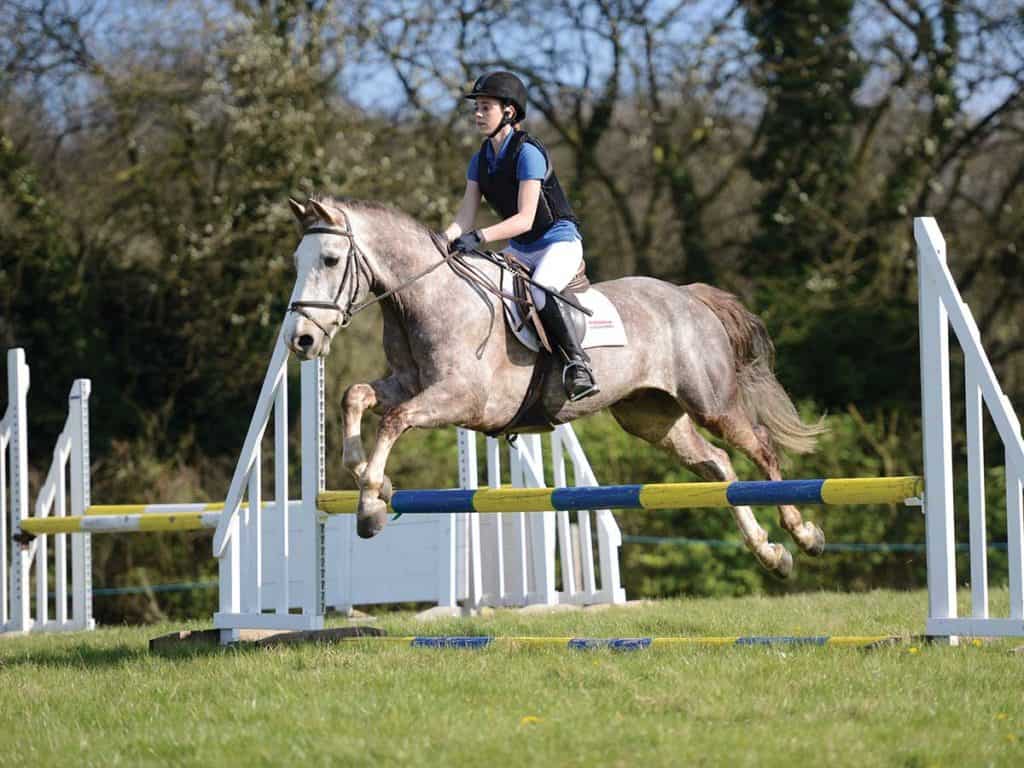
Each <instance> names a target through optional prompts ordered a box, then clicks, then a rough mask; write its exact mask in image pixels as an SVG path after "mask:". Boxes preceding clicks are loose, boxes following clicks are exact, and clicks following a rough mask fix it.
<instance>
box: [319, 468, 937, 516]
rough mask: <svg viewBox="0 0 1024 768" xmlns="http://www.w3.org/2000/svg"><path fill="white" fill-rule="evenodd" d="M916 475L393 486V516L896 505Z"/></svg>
mask: <svg viewBox="0 0 1024 768" xmlns="http://www.w3.org/2000/svg"><path fill="white" fill-rule="evenodd" d="M922 489H923V485H922V482H921V478H920V477H870V478H837V479H829V480H778V481H742V480H738V481H735V482H732V483H655V484H647V485H600V486H592V487H585V486H577V487H572V488H480V489H478V490H465V489H453V490H412V491H396V492H395V493H394V495H393V496H392V498H391V504H390V506H391V509H392V511H393V512H395V513H396V514H398V515H417V514H419V515H422V514H432V513H437V512H546V511H549V510H554V509H558V510H576V509H693V508H698V507H735V506H741V505H746V506H775V505H778V504H902V503H904V502H906V501H907V500H909V499H917V498H920V497H921V494H922V492H923V490H922ZM317 506H318V507H319V508H320V509H321V510H322V511H324V512H326V513H328V514H348V513H352V512H355V511H356V507H357V506H358V497H357V495H356V494H355V493H354V492H353V491H324V492H323V493H321V494H320V495H319V496H318V497H317Z"/></svg>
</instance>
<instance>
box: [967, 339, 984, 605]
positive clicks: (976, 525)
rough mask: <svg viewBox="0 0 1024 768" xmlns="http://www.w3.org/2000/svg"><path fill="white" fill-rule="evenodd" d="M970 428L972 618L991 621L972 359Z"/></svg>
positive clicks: (978, 410) (969, 370)
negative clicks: (989, 618) (989, 619)
mask: <svg viewBox="0 0 1024 768" xmlns="http://www.w3.org/2000/svg"><path fill="white" fill-rule="evenodd" d="M964 369H965V370H964V383H965V390H966V391H965V393H964V394H965V396H966V404H967V411H966V426H967V490H968V514H969V518H970V534H969V536H970V553H971V615H972V616H973V617H974V618H976V619H986V618H988V550H987V543H988V542H987V540H986V535H985V444H984V441H983V435H982V395H981V385H980V383H979V382H978V374H977V371H976V370H975V368H974V364H973V361H972V360H971V359H970V358H967V359H965V360H964Z"/></svg>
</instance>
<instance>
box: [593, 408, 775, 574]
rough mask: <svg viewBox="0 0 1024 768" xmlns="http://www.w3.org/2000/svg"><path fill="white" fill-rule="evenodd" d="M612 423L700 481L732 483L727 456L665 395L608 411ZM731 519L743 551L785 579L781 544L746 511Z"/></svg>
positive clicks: (736, 511)
mask: <svg viewBox="0 0 1024 768" xmlns="http://www.w3.org/2000/svg"><path fill="white" fill-rule="evenodd" d="M612 415H614V416H615V419H616V421H618V422H619V424H620V425H621V426H622V428H623V429H625V430H626V431H627V432H629V433H630V434H631V435H636V436H637V437H639V438H641V439H643V440H646V441H647V442H649V443H651V444H652V445H656V446H658V447H659V448H661V449H663V450H665V451H667V452H669V453H671V454H673V455H675V456H677V457H678V458H679V460H680V461H682V462H683V464H685V465H686V467H687V468H688V469H690V470H691V471H692V472H694V473H696V474H697V475H698V476H700V477H701V478H703V479H704V480H712V481H732V480H735V479H736V471H735V470H734V469H733V466H732V463H731V462H730V461H729V455H728V454H727V453H726V452H725V451H723V450H721V449H720V448H716V447H715V446H713V445H711V444H710V443H709V442H708V441H707V440H705V439H704V438H703V437H702V436H701V435H700V433H698V432H697V430H696V429H695V428H694V426H693V422H692V421H691V420H690V417H689V416H687V415H686V414H685V413H683V411H682V409H681V408H679V406H678V405H677V404H676V402H675V401H674V400H671V399H670V398H669V397H668V396H667V395H665V396H664V397H659V396H655V395H653V393H652V395H646V396H641V397H635V398H630V399H629V400H624V401H622V402H620V403H618V404H616V405H615V406H614V407H613V408H612ZM731 509H732V513H733V518H734V519H735V520H736V525H737V526H738V527H739V529H740V533H741V534H742V536H743V541H744V543H745V544H746V546H747V548H748V549H749V550H750V551H751V552H753V553H754V557H756V558H757V561H758V562H759V563H761V565H762V566H764V568H766V569H767V570H769V571H772V572H774V573H775V574H777V575H778V576H781V577H783V578H784V577H786V576H788V575H789V574H790V572H791V571H792V570H793V556H792V555H791V554H789V552H788V551H787V550H786V548H785V547H784V546H782V545H781V544H773V543H772V542H770V541H768V534H767V532H766V531H765V530H764V528H762V527H761V526H760V524H759V523H758V522H757V518H755V517H754V512H753V510H752V509H751V508H750V507H732V508H731Z"/></svg>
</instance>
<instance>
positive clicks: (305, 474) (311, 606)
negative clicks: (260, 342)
mask: <svg viewBox="0 0 1024 768" xmlns="http://www.w3.org/2000/svg"><path fill="white" fill-rule="evenodd" d="M301 367H302V371H301V379H302V395H301V396H302V403H301V411H302V512H301V514H302V517H303V520H302V530H304V531H308V533H307V536H308V537H309V543H310V549H309V550H308V552H309V556H308V561H307V562H306V563H305V564H304V568H305V574H304V576H303V578H302V579H301V581H302V583H303V584H304V585H306V594H305V595H303V597H302V613H303V616H304V618H305V619H306V621H307V622H308V628H309V629H320V628H322V627H323V619H324V592H325V589H326V573H325V567H326V566H325V563H324V524H323V523H322V522H321V521H320V515H319V512H318V510H317V508H316V498H317V494H318V493H320V491H322V490H323V489H324V474H325V459H324V397H323V387H324V361H323V359H322V358H317V359H316V360H307V361H306V362H304V363H302V366H301Z"/></svg>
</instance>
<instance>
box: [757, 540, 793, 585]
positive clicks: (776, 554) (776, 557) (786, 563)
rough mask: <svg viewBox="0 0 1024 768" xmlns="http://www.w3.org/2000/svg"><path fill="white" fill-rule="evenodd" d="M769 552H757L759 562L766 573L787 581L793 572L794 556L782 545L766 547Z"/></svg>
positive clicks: (768, 545)
mask: <svg viewBox="0 0 1024 768" xmlns="http://www.w3.org/2000/svg"><path fill="white" fill-rule="evenodd" d="M764 546H765V549H766V550H767V551H755V553H754V554H755V555H756V556H757V561H758V562H759V563H761V566H762V567H763V568H764V569H765V570H766V571H771V572H772V574H774V575H775V576H778V577H779V578H780V579H785V578H787V577H788V576H789V574H791V573H792V572H793V556H792V555H791V554H790V553H789V550H788V549H786V548H785V547H784V546H782V545H781V544H766V545H764Z"/></svg>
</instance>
